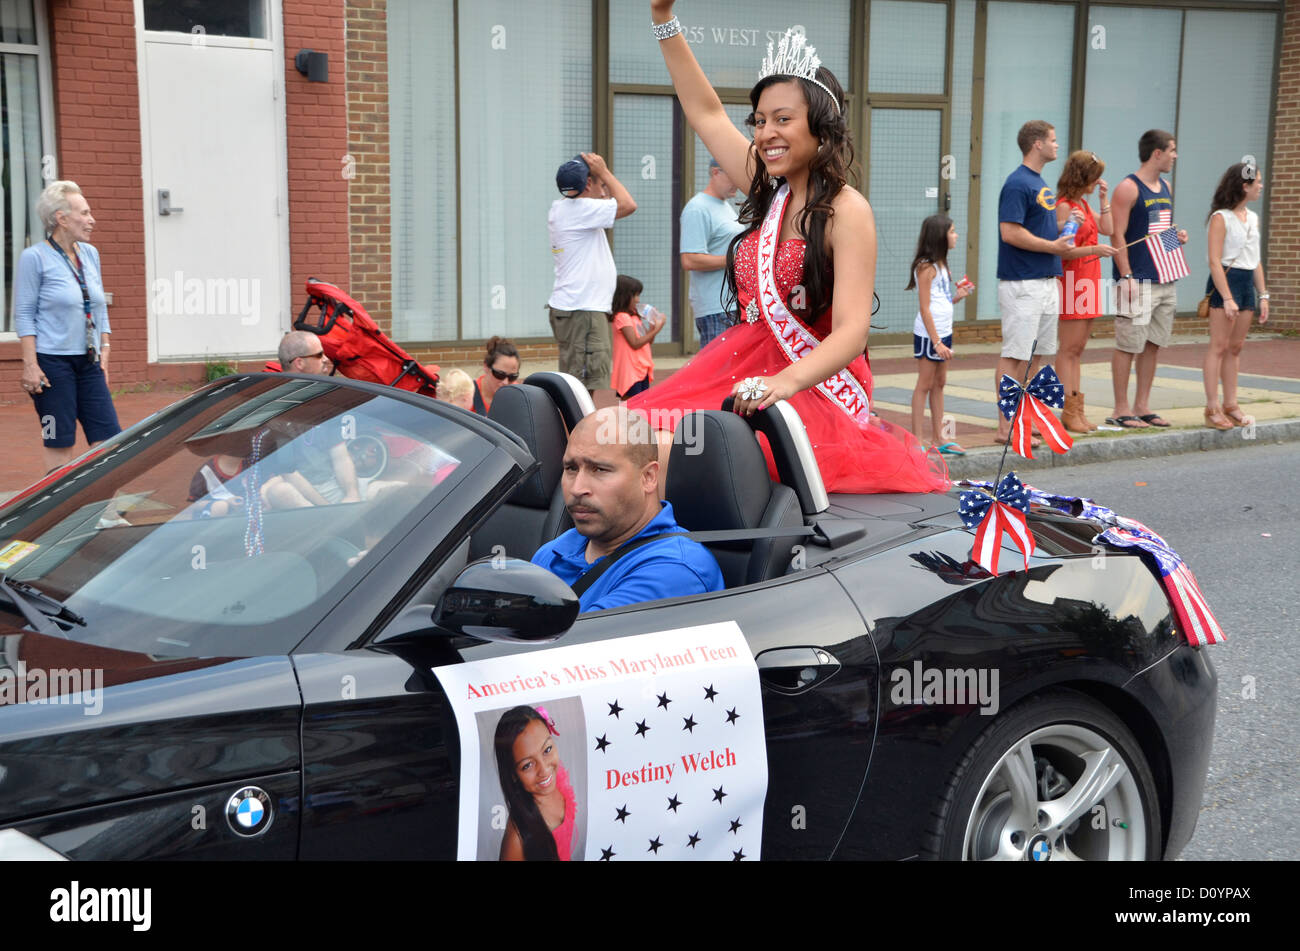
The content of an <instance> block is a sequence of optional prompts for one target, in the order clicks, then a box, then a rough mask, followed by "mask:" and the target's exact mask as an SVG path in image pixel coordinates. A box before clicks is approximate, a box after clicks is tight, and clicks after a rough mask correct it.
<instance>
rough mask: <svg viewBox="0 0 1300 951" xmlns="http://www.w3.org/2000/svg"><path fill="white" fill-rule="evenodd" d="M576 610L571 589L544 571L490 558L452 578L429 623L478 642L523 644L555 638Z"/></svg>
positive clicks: (515, 561) (515, 560)
mask: <svg viewBox="0 0 1300 951" xmlns="http://www.w3.org/2000/svg"><path fill="white" fill-rule="evenodd" d="M580 610H581V605H580V604H579V603H578V596H577V595H576V594H574V593H573V589H572V588H570V587H569V586H568V585H567V584H565V583H564V582H563V581H561V580H560V579H559V578H557V577H556V576H555V575H553V574H551V573H550V572H549V571H547V570H546V569H545V568H539V567H538V566H537V565H534V564H532V563H531V562H527V561H521V560H520V559H518V558H501V557H499V556H496V557H492V558H484V559H481V560H479V561H476V562H473V563H472V564H470V565H468V566H467V567H466V568H465V570H464V571H462V572H461V573H460V574H459V575H457V576H456V580H455V581H453V582H452V583H451V587H449V588H448V589H447V590H446V591H444V592H443V594H442V597H440V598H439V599H438V604H437V606H435V607H434V609H433V623H434V626H435V627H437V628H440V629H441V630H444V631H450V632H452V633H454V634H464V635H466V636H469V637H477V638H479V639H480V640H485V641H505V642H508V643H525V644H529V643H539V642H545V641H553V640H556V639H557V638H558V637H559V636H560V635H561V634H563V633H564V632H565V631H567V630H568V629H569V628H570V627H572V626H573V620H574V618H576V617H577V616H578V612H579V611H580Z"/></svg>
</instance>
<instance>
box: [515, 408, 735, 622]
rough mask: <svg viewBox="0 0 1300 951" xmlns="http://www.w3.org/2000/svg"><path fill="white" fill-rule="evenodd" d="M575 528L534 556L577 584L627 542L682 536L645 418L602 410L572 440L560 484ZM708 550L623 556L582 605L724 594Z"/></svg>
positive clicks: (647, 549) (667, 549) (594, 607)
mask: <svg viewBox="0 0 1300 951" xmlns="http://www.w3.org/2000/svg"><path fill="white" fill-rule="evenodd" d="M560 484H561V487H562V488H563V490H564V504H565V507H566V508H567V509H568V510H569V515H570V516H571V517H572V518H573V523H574V525H575V527H574V528H571V529H569V530H568V531H567V532H565V533H564V534H563V535H561V536H560V537H559V538H557V539H555V541H552V542H547V543H546V544H545V545H543V546H542V547H541V548H539V549H538V550H537V554H535V555H533V564H535V565H540V566H541V567H543V568H545V569H547V570H548V571H550V572H551V573H552V574H554V575H556V576H558V577H559V578H560V579H561V580H562V581H564V582H565V583H566V584H570V585H571V584H573V583H574V582H576V581H577V580H578V579H579V578H581V577H582V576H583V575H585V574H586V573H587V572H588V571H590V570H591V569H593V568H595V567H597V566H598V565H600V564H601V563H602V561H603V560H604V559H605V558H607V557H608V556H609V555H610V554H611V553H612V552H614V551H617V550H618V549H619V548H620V547H621V546H623V545H624V544H625V543H628V542H635V541H636V540H638V539H642V538H649V537H652V536H655V535H662V534H665V533H669V532H682V531H684V529H682V528H681V527H680V526H678V524H677V522H676V521H675V520H674V518H673V507H672V505H671V503H668V502H661V501H660V500H659V447H658V443H656V442H655V437H654V431H653V430H652V429H651V428H650V423H649V421H648V420H647V419H646V418H645V416H643V415H641V414H640V413H637V412H629V411H628V409H627V408H626V407H624V406H617V407H607V408H605V409H601V410H597V411H596V412H595V413H592V414H591V415H590V416H587V417H586V418H584V419H583V420H582V421H581V422H579V423H578V425H576V426H574V427H573V432H571V433H569V445H568V448H567V449H565V451H564V475H563V477H562V478H561V483H560ZM724 586H725V585H724V584H723V581H722V571H721V570H720V569H719V568H718V563H717V561H715V560H714V558H713V555H711V554H710V553H709V550H708V549H707V548H705V547H704V546H703V545H701V544H700V543H699V542H694V541H691V540H690V539H689V538H683V537H680V536H676V537H671V538H660V539H657V540H655V541H652V542H648V543H646V544H643V545H641V546H640V547H638V548H635V549H632V550H629V551H628V552H627V553H625V554H624V555H622V556H620V557H619V558H618V560H617V561H615V562H614V563H613V564H612V565H611V566H610V567H609V568H608V569H606V570H605V571H604V572H603V573H602V574H601V575H600V577H599V578H597V579H596V581H595V582H594V583H593V584H592V585H591V587H589V588H588V589H587V590H586V591H584V592H583V593H582V595H581V597H580V598H579V601H580V602H581V604H582V610H583V612H584V613H585V612H587V611H600V610H602V609H604V608H614V607H619V606H621V605H624V604H637V603H639V602H641V601H654V600H656V599H658V598H678V597H682V596H684V595H688V594H703V593H704V592H706V591H721V590H722V589H723V587H724Z"/></svg>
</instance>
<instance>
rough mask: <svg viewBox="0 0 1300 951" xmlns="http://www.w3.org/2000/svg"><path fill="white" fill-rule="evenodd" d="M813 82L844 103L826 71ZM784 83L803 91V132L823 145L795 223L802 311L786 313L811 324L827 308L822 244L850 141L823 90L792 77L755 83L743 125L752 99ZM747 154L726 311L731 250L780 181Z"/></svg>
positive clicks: (827, 268)
mask: <svg viewBox="0 0 1300 951" xmlns="http://www.w3.org/2000/svg"><path fill="white" fill-rule="evenodd" d="M817 79H818V80H819V81H820V82H823V83H825V84H826V86H827V87H829V88H830V90H831V91H832V92H833V93H834V94H835V99H836V100H838V101H839V102H840V103H841V104H843V103H844V89H843V87H841V86H840V83H839V80H837V79H836V78H835V75H834V74H833V73H832V72H831V71H830V70H829V69H827V68H826V67H825V66H822V67H819V68H818V70H817ZM787 82H794V83H798V84H799V88H800V89H802V90H803V97H804V101H805V102H807V103H808V130H809V131H810V132H811V133H812V134H813V135H814V136H816V137H817V138H818V139H819V140H820V141H821V143H822V145H823V146H824V148H822V149H821V150H820V151H819V152H818V153H817V154H816V155H815V156H814V157H813V160H812V164H811V165H810V166H809V169H808V195H807V200H806V202H805V204H804V207H803V210H802V211H801V212H800V213H799V220H798V222H797V228H798V231H799V232H800V233H801V234H803V236H804V240H805V242H806V245H805V247H804V255H803V287H804V292H805V293H804V299H803V304H804V306H803V307H802V308H794V307H791V308H790V310H791V312H793V313H795V314H797V315H799V316H800V317H802V318H803V319H804V320H811V319H815V318H816V317H817V316H818V315H820V314H821V313H822V312H823V311H824V310H826V308H827V307H829V306H830V303H831V290H832V283H833V277H832V271H831V255H830V249H829V248H828V247H827V245H826V226H827V223H828V222H829V221H830V218H831V215H833V214H834V212H833V211H832V210H831V202H832V201H833V200H834V199H835V196H836V195H838V194H839V193H840V189H841V188H843V187H844V186H845V185H846V184H848V177H849V173H850V170H851V169H852V168H853V159H854V153H853V142H852V141H851V140H850V139H849V126H848V123H847V122H846V121H845V118H844V115H843V113H841V112H840V109H839V107H837V106H836V104H835V102H833V101H832V100H831V97H830V96H829V95H827V94H826V90H824V89H822V88H821V87H819V86H817V85H816V84H814V83H812V82H810V81H809V80H807V79H802V78H798V77H793V76H768V77H767V78H765V79H760V80H759V81H758V85H756V86H755V87H754V88H753V89H751V90H750V91H749V104H750V108H751V111H750V114H749V118H748V119H746V120H745V124H746V125H749V126H751V127H752V126H753V125H754V111H756V110H757V109H758V99H759V97H760V96H761V95H762V94H763V90H764V89H766V88H767V87H768V86H772V85H775V84H776V83H787ZM749 151H750V154H751V155H752V156H753V159H754V178H753V180H752V181H751V182H750V184H749V188H747V189H746V190H745V193H746V195H747V197H746V200H745V203H744V204H743V205H742V206H741V208H740V223H741V224H742V225H744V226H745V228H744V230H743V231H741V232H740V234H738V235H736V237H735V238H734V239H733V240H732V242H731V245H730V246H729V247H728V248H727V272H726V273H727V295H728V299H729V302H730V304H729V309H730V310H734V309H735V303H736V301H737V300H738V297H739V295H738V294H737V291H736V268H735V263H736V248H737V247H738V246H739V245H740V242H741V241H743V240H744V239H745V237H746V236H747V235H748V234H750V233H751V232H754V231H757V230H758V229H759V228H760V227H762V224H763V219H764V218H766V217H767V211H768V208H769V207H771V204H772V197H773V196H774V195H775V194H776V190H777V188H778V187H780V180H778V179H775V178H773V177H772V176H771V175H769V174H768V173H767V166H765V165H764V164H763V160H762V158H761V157H760V156H759V154H758V151H757V149H756V148H755V146H754V144H753V142H752V141H751V142H750V145H749Z"/></svg>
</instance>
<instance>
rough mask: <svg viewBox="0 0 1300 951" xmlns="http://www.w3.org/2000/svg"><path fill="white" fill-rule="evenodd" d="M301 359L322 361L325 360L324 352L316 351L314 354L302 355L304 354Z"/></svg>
mask: <svg viewBox="0 0 1300 951" xmlns="http://www.w3.org/2000/svg"><path fill="white" fill-rule="evenodd" d="M302 359H303V360H324V359H325V351H324V350H317V351H316V352H315V353H304V354H303V355H302Z"/></svg>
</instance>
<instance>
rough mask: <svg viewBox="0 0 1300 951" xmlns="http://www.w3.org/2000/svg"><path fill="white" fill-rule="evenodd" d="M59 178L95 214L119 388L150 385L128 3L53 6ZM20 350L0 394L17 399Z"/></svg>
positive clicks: (1, 367) (1, 372)
mask: <svg viewBox="0 0 1300 951" xmlns="http://www.w3.org/2000/svg"><path fill="white" fill-rule="evenodd" d="M48 11H49V26H50V37H51V73H52V76H53V81H54V90H53V92H54V102H55V107H54V125H55V136H56V141H57V142H58V154H57V155H56V156H55V158H56V160H57V165H56V170H57V174H58V176H59V178H62V179H71V180H72V181H74V182H76V183H77V184H78V185H80V186H81V190H82V192H83V193H84V194H85V197H86V201H87V202H89V203H90V208H91V212H92V213H93V214H94V216H95V234H94V237H93V238H92V242H93V243H94V245H95V246H96V247H97V248H98V249H99V252H100V264H101V268H102V271H103V276H104V290H105V291H106V292H108V293H110V294H112V295H113V306H112V307H110V308H109V321H110V323H111V325H112V328H113V337H112V344H113V347H112V351H111V354H112V355H111V357H110V360H109V374H110V382H111V383H112V384H113V386H115V387H116V386H121V385H129V384H133V383H139V382H142V381H143V380H144V379H145V378H146V367H147V364H146V360H145V356H146V352H147V345H148V340H147V337H146V334H147V319H146V310H145V307H146V299H145V257H144V231H143V229H142V225H141V222H142V221H143V220H144V207H143V203H144V196H143V193H142V192H141V189H140V153H141V144H140V93H139V89H138V85H137V84H138V79H139V77H138V74H137V71H136V43H135V11H134V7H133V5H132V2H131V0H99V2H97V3H89V2H86V0H50V3H49V6H48ZM21 373H22V351H21V348H20V345H19V344H18V343H17V342H12V343H0V386H3V387H4V389H5V391H6V392H9V391H12V392H18V388H17V385H18V379H19V377H20V375H21Z"/></svg>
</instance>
